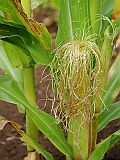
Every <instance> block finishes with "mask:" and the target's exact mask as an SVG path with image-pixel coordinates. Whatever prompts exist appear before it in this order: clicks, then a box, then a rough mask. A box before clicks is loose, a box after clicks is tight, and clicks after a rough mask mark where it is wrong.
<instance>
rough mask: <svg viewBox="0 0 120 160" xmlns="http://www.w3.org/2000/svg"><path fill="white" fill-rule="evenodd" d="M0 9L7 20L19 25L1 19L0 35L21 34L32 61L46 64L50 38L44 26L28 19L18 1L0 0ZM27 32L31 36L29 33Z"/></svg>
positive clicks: (48, 60)
mask: <svg viewBox="0 0 120 160" xmlns="http://www.w3.org/2000/svg"><path fill="white" fill-rule="evenodd" d="M0 10H2V11H3V12H4V13H5V14H6V17H7V19H8V20H10V21H12V22H15V23H19V25H17V26H19V27H17V26H16V25H13V24H12V22H8V23H9V24H6V23H7V22H4V20H3V19H1V21H0V28H1V31H0V35H1V36H5V34H6V36H10V35H18V36H21V37H22V38H23V40H25V43H26V41H27V47H29V48H28V50H30V51H29V52H30V53H31V56H32V57H33V59H34V61H35V62H36V63H39V64H45V65H48V64H49V63H50V59H49V57H50V53H51V40H50V34H49V33H48V31H47V29H46V27H45V26H44V25H42V24H38V23H37V22H36V21H35V20H33V19H28V18H27V16H26V15H25V13H24V12H23V10H22V6H21V4H20V1H16V0H13V1H10V0H0ZM11 25H12V26H11ZM20 25H24V26H25V29H23V27H22V28H20ZM8 26H9V32H8ZM6 27H7V28H6ZM26 30H27V31H26ZM4 32H5V34H4ZM11 32H12V34H11ZM27 32H28V33H27ZM29 33H30V35H31V36H30V35H29ZM26 34H27V36H26ZM28 35H29V36H28ZM25 37H26V38H25ZM12 38H13V37H12ZM14 38H15V37H14ZM29 38H30V40H29ZM4 40H6V39H4ZM6 41H7V40H6ZM11 41H12V40H11ZM11 43H12V42H11ZM23 43H24V42H22V44H23ZM19 44H20V43H19ZM34 48H36V49H34Z"/></svg>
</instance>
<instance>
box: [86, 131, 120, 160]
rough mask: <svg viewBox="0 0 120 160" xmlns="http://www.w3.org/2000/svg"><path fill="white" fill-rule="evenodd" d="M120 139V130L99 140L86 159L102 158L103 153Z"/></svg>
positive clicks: (96, 159)
mask: <svg viewBox="0 0 120 160" xmlns="http://www.w3.org/2000/svg"><path fill="white" fill-rule="evenodd" d="M118 140H120V130H118V131H117V132H115V133H113V134H112V135H110V136H109V137H108V138H106V139H105V140H103V141H102V142H100V143H99V144H98V145H97V146H96V149H95V150H94V151H93V152H92V154H91V156H90V158H89V159H88V160H102V159H103V157H104V155H105V153H106V152H107V151H108V150H109V149H110V148H111V147H112V146H113V145H115V144H116V143H117V142H118Z"/></svg>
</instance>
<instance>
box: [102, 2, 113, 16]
mask: <svg viewBox="0 0 120 160" xmlns="http://www.w3.org/2000/svg"><path fill="white" fill-rule="evenodd" d="M114 3H115V0H109V1H108V0H104V3H103V7H102V15H107V14H109V13H110V12H112V10H113V8H114Z"/></svg>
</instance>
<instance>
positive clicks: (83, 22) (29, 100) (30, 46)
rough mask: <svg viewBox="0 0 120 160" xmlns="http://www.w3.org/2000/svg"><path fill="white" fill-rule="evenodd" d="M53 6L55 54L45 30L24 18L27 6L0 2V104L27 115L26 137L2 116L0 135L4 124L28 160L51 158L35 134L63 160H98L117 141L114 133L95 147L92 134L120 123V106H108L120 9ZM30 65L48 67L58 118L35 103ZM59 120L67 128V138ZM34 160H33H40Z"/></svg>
mask: <svg viewBox="0 0 120 160" xmlns="http://www.w3.org/2000/svg"><path fill="white" fill-rule="evenodd" d="M37 1H38V0H37ZM38 2H39V1H38ZM40 2H41V1H40ZM56 2H58V1H56ZM57 4H59V3H57ZM59 7H60V16H59V24H58V32H57V38H56V50H55V52H54V51H52V49H51V39H50V34H49V32H48V31H47V29H46V27H45V26H44V25H43V24H38V23H37V22H36V21H35V20H34V19H31V18H30V15H31V1H30V0H21V1H17V0H0V10H1V16H0V39H1V42H0V67H1V68H2V69H3V70H4V75H2V76H0V99H1V100H4V101H7V102H10V103H14V104H16V105H17V107H18V110H19V111H20V112H23V113H25V114H26V133H25V132H24V131H22V130H21V126H19V125H18V124H16V123H15V122H12V121H7V120H5V119H4V118H1V121H0V129H3V127H4V125H5V124H6V123H8V122H9V123H10V124H11V125H12V126H13V127H15V128H16V130H17V131H18V133H19V134H20V135H21V136H22V138H21V140H22V141H24V142H26V143H27V145H28V147H27V151H28V156H27V158H28V159H30V158H29V154H32V152H33V151H34V150H36V153H38V154H41V155H42V156H43V157H45V159H47V160H53V159H54V157H53V156H52V154H51V153H49V152H47V151H46V150H44V149H43V148H42V147H41V145H39V143H38V136H37V131H38V130H40V131H41V132H42V133H43V134H44V135H45V136H46V137H47V138H48V139H49V140H50V141H51V142H52V143H53V144H54V145H55V146H56V147H57V149H59V151H60V152H62V153H63V154H64V155H66V159H67V160H101V159H102V158H103V157H104V154H105V153H106V152H107V150H109V149H110V148H111V147H112V146H113V145H114V144H115V143H116V142H117V141H118V140H119V139H120V130H118V131H116V132H115V133H113V134H112V135H110V136H109V137H107V138H106V139H105V140H103V141H102V142H100V143H99V144H96V139H97V133H98V132H99V131H100V130H102V129H103V128H104V127H105V126H106V125H107V124H108V123H109V122H110V121H112V120H114V119H117V118H120V107H119V106H120V103H119V102H117V103H113V102H114V100H115V98H116V97H117V95H118V93H119V89H120V73H119V72H120V71H119V69H118V68H119V65H120V56H119V55H118V56H117V58H116V60H115V62H114V63H113V65H112V66H111V67H110V61H111V57H112V53H113V52H114V50H115V51H116V52H119V30H120V18H119V17H120V14H119V13H120V3H119V0H110V1H108V0H96V1H95V0H60V6H59ZM36 64H42V65H45V66H46V67H48V68H49V71H50V74H51V77H52V87H53V91H54V93H55V98H56V100H57V102H58V103H57V106H55V107H54V108H53V109H52V110H53V111H54V113H55V116H56V117H57V118H54V117H53V116H51V115H49V114H47V113H45V112H44V111H42V110H41V109H38V106H37V104H36V96H35V87H34V86H35V80H34V68H35V65H36ZM108 72H109V74H108ZM108 75H109V79H108V78H107V77H108ZM57 120H58V121H61V122H63V124H64V125H65V129H66V131H67V132H68V137H67V139H66V138H65V136H64V133H63V130H62V128H61V126H60V124H59V123H58V121H57ZM64 121H65V122H64ZM38 154H37V155H36V156H34V157H32V158H31V159H32V160H34V159H38Z"/></svg>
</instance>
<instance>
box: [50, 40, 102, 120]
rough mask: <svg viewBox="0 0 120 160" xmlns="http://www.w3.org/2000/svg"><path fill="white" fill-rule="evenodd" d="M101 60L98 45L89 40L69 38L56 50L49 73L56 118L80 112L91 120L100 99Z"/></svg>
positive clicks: (86, 118)
mask: <svg viewBox="0 0 120 160" xmlns="http://www.w3.org/2000/svg"><path fill="white" fill-rule="evenodd" d="M102 61H103V60H102V57H101V54H100V51H99V48H98V46H97V45H96V43H94V42H91V41H78V40H76V41H72V42H70V43H67V44H65V45H63V46H62V47H60V48H59V49H57V50H56V53H55V57H54V59H53V61H52V63H51V76H52V79H53V88H54V90H55V94H56V99H57V101H58V102H59V103H58V105H57V106H56V108H55V109H54V110H55V113H56V111H57V112H58V115H59V117H58V119H59V120H61V121H62V120H63V119H65V117H66V118H67V119H68V118H70V117H75V116H78V115H82V116H83V117H84V119H85V120H86V121H90V120H91V118H92V117H93V116H94V115H93V114H94V113H95V110H96V106H97V104H96V103H98V102H99V101H100V100H99V99H100V98H99V97H100V94H101V91H100V90H101V78H102V77H103V73H104V71H103V66H102V64H104V63H102ZM97 107H98V106H97ZM63 117H64V118H63Z"/></svg>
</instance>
